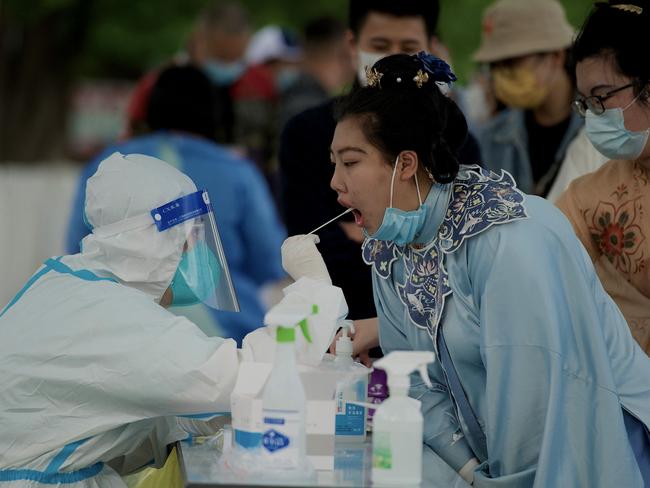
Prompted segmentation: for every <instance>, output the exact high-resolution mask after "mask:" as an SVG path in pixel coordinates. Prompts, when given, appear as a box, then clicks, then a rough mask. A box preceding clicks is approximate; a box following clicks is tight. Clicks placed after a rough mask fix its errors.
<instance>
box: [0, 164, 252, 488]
mask: <svg viewBox="0 0 650 488" xmlns="http://www.w3.org/2000/svg"><path fill="white" fill-rule="evenodd" d="M85 212H86V218H87V220H88V222H89V224H90V225H91V226H92V227H93V231H92V233H91V234H89V235H88V236H87V237H86V238H85V239H84V240H83V242H82V252H81V253H80V254H75V255H71V256H63V257H59V258H54V259H48V260H47V261H46V262H45V263H44V265H43V266H42V267H41V268H40V269H39V270H38V271H37V272H36V274H34V275H33V276H32V277H31V279H30V280H29V281H28V282H27V284H26V285H25V286H24V287H23V288H22V289H21V290H20V292H19V293H18V295H17V296H16V297H15V298H14V299H13V300H12V301H11V302H10V303H9V304H8V305H7V306H6V307H5V308H4V309H3V310H2V311H0V384H1V385H2V387H1V388H0V488H9V487H11V488H14V487H21V488H24V487H38V486H46V485H47V486H50V485H56V486H60V487H68V486H69V487H71V488H72V487H74V488H81V487H102V488H106V487H110V488H113V487H124V486H126V485H125V483H124V482H123V480H122V479H121V476H120V475H122V474H128V473H131V472H134V471H137V470H138V469H140V468H142V467H143V466H154V467H158V466H161V465H162V464H163V463H164V461H165V458H166V455H167V447H166V446H167V445H168V444H170V443H172V442H174V441H176V440H178V439H182V438H186V437H187V436H188V432H189V433H202V434H205V433H209V432H211V431H213V429H214V428H216V427H215V426H216V425H217V424H218V419H217V414H218V413H219V412H224V411H228V410H229V400H230V393H231V390H232V388H233V386H234V383H235V378H236V376H237V372H238V366H239V359H238V350H237V348H236V344H235V342H234V341H233V340H232V339H221V338H217V337H206V336H205V335H204V334H203V333H202V332H201V331H200V330H199V328H198V327H197V326H195V325H194V324H193V323H192V322H190V321H189V320H188V319H186V318H184V317H178V316H175V315H173V314H171V313H170V312H168V311H167V310H165V308H164V306H168V305H170V304H188V303H198V302H199V301H203V302H205V303H206V304H208V305H211V306H213V307H217V308H220V309H226V310H236V309H237V300H236V297H235V295H234V292H233V288H232V284H231V283H230V277H229V273H228V267H227V264H226V261H225V258H224V255H223V250H222V249H221V246H220V239H219V236H218V233H217V228H216V224H215V220H214V217H213V214H212V207H211V206H210V202H209V198H208V195H207V192H204V191H197V188H196V186H195V185H194V183H193V182H192V180H191V179H190V178H189V177H187V176H186V175H184V174H183V173H181V172H179V171H178V170H176V169H175V168H173V167H172V166H170V165H167V164H166V163H164V162H163V161H161V160H158V159H156V158H152V157H149V156H143V155H127V156H124V155H122V154H119V153H114V154H113V155H111V156H110V157H109V158H107V159H106V160H104V161H103V162H102V163H101V165H100V166H99V169H98V170H97V172H96V173H95V175H94V176H92V177H91V178H90V179H89V180H88V186H87V190H86V203H85ZM161 305H162V306H161ZM197 419H200V420H197Z"/></svg>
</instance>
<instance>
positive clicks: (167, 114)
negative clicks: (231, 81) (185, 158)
mask: <svg viewBox="0 0 650 488" xmlns="http://www.w3.org/2000/svg"><path fill="white" fill-rule="evenodd" d="M214 104H215V101H214V92H213V89H212V85H211V84H210V80H209V79H208V78H207V76H206V75H204V74H203V72H202V71H201V70H200V69H198V68H196V67H194V66H173V67H171V68H167V69H165V70H163V71H162V72H161V73H160V75H159V77H158V80H157V81H156V83H155V84H154V86H153V88H152V90H151V96H150V98H149V105H148V108H147V125H148V126H149V128H150V129H152V130H180V131H185V132H190V133H192V134H196V135H200V136H203V137H207V138H208V139H214V137H215V133H216V130H217V123H216V119H215V113H214Z"/></svg>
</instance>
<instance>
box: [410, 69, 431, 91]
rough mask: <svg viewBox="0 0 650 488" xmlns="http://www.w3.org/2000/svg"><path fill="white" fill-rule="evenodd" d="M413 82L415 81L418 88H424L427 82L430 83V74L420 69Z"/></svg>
mask: <svg viewBox="0 0 650 488" xmlns="http://www.w3.org/2000/svg"><path fill="white" fill-rule="evenodd" d="M413 81H415V84H416V85H417V86H418V88H422V85H424V84H425V83H426V82H427V81H429V73H425V72H424V71H422V70H421V69H419V70H418V72H417V73H416V74H415V76H414V77H413Z"/></svg>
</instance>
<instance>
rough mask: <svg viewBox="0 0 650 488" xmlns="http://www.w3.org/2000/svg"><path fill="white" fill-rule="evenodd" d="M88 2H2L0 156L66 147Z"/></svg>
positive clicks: (29, 155)
mask: <svg viewBox="0 0 650 488" xmlns="http://www.w3.org/2000/svg"><path fill="white" fill-rule="evenodd" d="M90 6H91V2H86V1H84V0H40V1H33V2H22V1H20V0H3V1H2V2H1V3H0V161H2V160H6V159H18V160H33V159H38V158H40V157H41V156H42V155H43V154H44V153H45V154H52V155H58V154H61V153H62V151H63V143H64V137H63V135H64V130H65V113H66V111H67V105H68V98H69V94H70V84H71V81H72V79H73V75H72V66H73V64H74V60H75V59H76V57H77V56H78V54H79V52H80V50H81V46H83V42H84V39H85V38H86V35H87V29H86V27H87V24H86V23H85V21H84V20H85V19H86V18H87V16H88V9H89V7H90ZM26 135H28V136H27V137H26Z"/></svg>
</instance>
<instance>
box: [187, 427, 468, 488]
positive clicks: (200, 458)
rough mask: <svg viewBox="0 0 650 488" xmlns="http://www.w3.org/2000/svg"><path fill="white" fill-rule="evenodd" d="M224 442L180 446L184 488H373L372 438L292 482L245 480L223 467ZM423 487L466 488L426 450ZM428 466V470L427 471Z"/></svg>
mask: <svg viewBox="0 0 650 488" xmlns="http://www.w3.org/2000/svg"><path fill="white" fill-rule="evenodd" d="M221 447H222V440H221V439H218V438H199V439H197V440H192V441H190V442H187V441H183V442H178V443H177V452H178V461H179V464H180V469H181V474H182V477H183V483H184V485H185V488H224V487H233V488H243V487H259V486H301V487H308V486H309V487H313V486H330V487H337V488H338V487H346V486H371V482H370V480H371V471H372V443H371V440H370V437H368V439H367V440H366V442H365V443H363V444H343V443H341V444H339V443H337V444H336V446H335V449H334V470H333V471H315V472H314V476H313V477H312V478H310V479H309V480H306V481H305V480H303V481H299V482H293V483H289V482H287V481H286V480H282V481H278V480H277V479H276V480H275V481H273V480H271V479H269V478H268V477H266V478H263V477H258V478H254V479H253V478H250V477H249V478H248V479H244V478H243V477H242V476H238V475H236V474H234V473H232V472H231V471H230V470H228V469H225V468H223V465H222V464H221V463H220V460H221V458H222V456H223V452H222V448H221ZM422 454H423V459H422V467H423V473H422V474H423V481H422V484H421V486H426V487H431V488H443V487H444V488H467V487H468V486H469V485H467V484H466V483H465V482H464V481H463V480H462V478H460V477H459V476H458V474H457V473H456V472H455V471H453V470H452V469H451V468H449V466H447V465H446V464H444V463H443V462H442V461H441V460H440V458H438V457H437V456H436V455H435V454H433V451H431V450H430V449H427V448H425V449H424V451H423V453H422ZM427 467H428V468H427Z"/></svg>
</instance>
